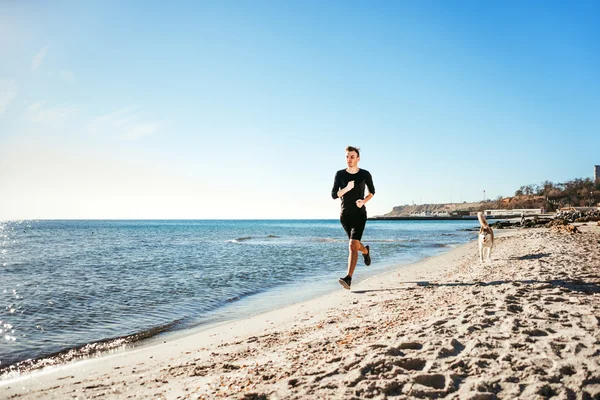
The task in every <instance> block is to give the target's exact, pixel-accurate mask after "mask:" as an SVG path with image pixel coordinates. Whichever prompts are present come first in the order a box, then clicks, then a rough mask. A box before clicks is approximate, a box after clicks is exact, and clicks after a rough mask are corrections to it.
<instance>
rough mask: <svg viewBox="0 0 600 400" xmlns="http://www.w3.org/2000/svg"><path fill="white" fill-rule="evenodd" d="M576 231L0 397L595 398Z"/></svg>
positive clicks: (518, 235)
mask: <svg viewBox="0 0 600 400" xmlns="http://www.w3.org/2000/svg"><path fill="white" fill-rule="evenodd" d="M578 228H579V230H580V231H581V233H575V234H571V233H568V232H555V231H551V230H548V229H544V228H540V229H529V230H508V231H496V235H497V238H496V243H495V246H494V249H493V251H492V260H491V261H489V262H485V263H483V264H482V263H480V261H479V257H478V254H477V244H476V243H475V242H471V243H469V244H466V245H463V246H460V247H458V248H456V249H453V250H452V251H450V252H448V253H445V254H443V255H441V256H437V257H432V258H429V259H427V260H424V261H422V262H419V263H416V264H413V265H410V266H408V267H401V268H398V269H396V270H395V271H393V272H390V273H387V274H384V275H380V276H377V277H373V278H370V279H368V280H365V281H363V282H359V283H358V284H357V283H354V287H353V290H352V291H351V292H350V291H346V290H343V289H340V290H339V291H336V292H334V293H331V294H329V295H326V296H323V297H319V298H317V299H314V300H311V301H308V302H304V303H300V304H296V305H293V306H290V307H286V308H283V309H280V310H276V311H273V312H269V313H266V314H262V315H259V316H256V317H253V318H248V319H244V320H239V321H235V322H231V323H227V324H223V325H220V326H216V327H213V328H211V329H208V330H205V331H202V332H197V333H194V334H193V335H189V336H186V337H182V338H178V339H173V340H168V341H165V342H164V343H160V344H156V345H152V346H147V347H143V348H139V349H134V350H130V351H125V352H121V353H117V354H113V355H109V356H104V357H100V358H95V359H90V360H86V361H81V362H76V363H72V364H68V365H65V366H61V367H53V368H50V369H47V370H44V371H40V372H35V373H31V374H27V375H24V376H22V377H19V378H15V379H12V380H8V381H0V398H9V399H10V398H19V399H21V398H26V399H37V398H56V399H66V398H90V399H91V398H94V399H96V398H156V399H162V398H166V399H176V398H184V399H188V398H189V399H198V398H206V399H213V398H235V399H306V398H315V399H316V398H320V399H321V398H322V399H353V398H375V399H384V398H391V399H404V398H447V399H479V400H484V399H495V398H506V399H513V398H523V399H536V398H540V399H542V398H550V397H552V396H556V397H554V398H558V399H592V398H600V227H598V226H592V225H591V224H590V225H585V226H578ZM374 257H376V255H375V254H374ZM375 260H376V258H375ZM361 268H366V267H364V266H362V265H359V267H358V269H357V275H356V277H357V278H358V280H360V269H361Z"/></svg>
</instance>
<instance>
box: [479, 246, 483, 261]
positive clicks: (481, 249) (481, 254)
mask: <svg viewBox="0 0 600 400" xmlns="http://www.w3.org/2000/svg"><path fill="white" fill-rule="evenodd" d="M479 261H480V262H483V245H482V244H481V242H479Z"/></svg>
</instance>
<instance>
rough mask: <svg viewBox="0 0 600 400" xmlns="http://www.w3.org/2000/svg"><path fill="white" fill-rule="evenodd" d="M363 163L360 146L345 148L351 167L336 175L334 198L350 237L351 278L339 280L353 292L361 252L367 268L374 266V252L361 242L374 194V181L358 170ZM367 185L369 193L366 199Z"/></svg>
mask: <svg viewBox="0 0 600 400" xmlns="http://www.w3.org/2000/svg"><path fill="white" fill-rule="evenodd" d="M359 161H360V149H359V148H357V147H352V146H348V147H346V164H347V165H348V168H346V169H342V170H340V171H338V172H337V173H336V174H335V180H334V182H333V189H332V190H331V197H333V199H334V200H335V199H337V198H338V197H341V198H342V210H341V214H340V222H341V223H342V226H343V227H344V230H345V231H346V233H347V234H348V239H350V241H349V242H348V251H349V255H348V275H346V277H344V278H340V280H339V282H340V284H341V285H342V286H343V287H344V288H345V289H350V285H351V284H352V274H353V273H354V269H355V268H356V262H357V260H358V252H359V251H360V252H361V253H362V254H363V258H364V260H365V265H371V252H370V249H369V246H363V244H362V243H361V242H360V239H361V238H362V234H363V231H364V230H365V224H366V223H367V209H366V208H365V204H366V203H367V202H368V201H369V200H371V198H372V197H373V195H374V194H375V186H373V178H372V177H371V174H370V173H369V171H367V170H365V169H360V168H358V162H359ZM365 186H366V187H367V188H368V189H369V194H368V195H367V197H365Z"/></svg>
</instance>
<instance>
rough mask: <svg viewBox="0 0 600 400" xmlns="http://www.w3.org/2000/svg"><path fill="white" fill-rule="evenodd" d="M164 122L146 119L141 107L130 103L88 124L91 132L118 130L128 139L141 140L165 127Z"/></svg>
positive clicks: (118, 132) (117, 132) (117, 131)
mask: <svg viewBox="0 0 600 400" xmlns="http://www.w3.org/2000/svg"><path fill="white" fill-rule="evenodd" d="M164 126H165V124H164V123H162V122H151V121H146V120H145V116H144V112H142V111H141V110H140V107H138V106H133V105H129V106H126V107H123V108H121V109H119V110H116V111H113V112H111V113H108V114H104V115H101V116H99V117H96V118H94V119H93V120H92V121H91V122H90V123H89V124H88V130H89V131H90V132H91V133H98V132H107V131H108V132H116V134H117V135H118V136H120V137H121V138H123V139H127V140H139V139H141V138H143V137H144V136H148V135H151V134H153V133H156V132H158V131H159V130H160V129H162V128H164Z"/></svg>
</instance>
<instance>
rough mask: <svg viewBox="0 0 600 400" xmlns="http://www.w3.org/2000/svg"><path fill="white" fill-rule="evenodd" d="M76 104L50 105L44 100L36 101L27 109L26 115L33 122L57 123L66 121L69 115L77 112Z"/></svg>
mask: <svg viewBox="0 0 600 400" xmlns="http://www.w3.org/2000/svg"><path fill="white" fill-rule="evenodd" d="M76 111H77V108H76V107H74V106H49V107H47V106H46V105H45V102H44V101H38V102H35V103H33V104H31V105H29V107H27V110H26V111H25V115H26V116H27V118H28V119H29V120H30V121H32V122H37V123H49V124H56V123H58V122H61V121H64V120H65V119H66V118H67V117H68V116H69V115H71V114H73V113H75V112H76Z"/></svg>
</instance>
